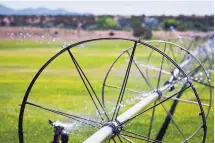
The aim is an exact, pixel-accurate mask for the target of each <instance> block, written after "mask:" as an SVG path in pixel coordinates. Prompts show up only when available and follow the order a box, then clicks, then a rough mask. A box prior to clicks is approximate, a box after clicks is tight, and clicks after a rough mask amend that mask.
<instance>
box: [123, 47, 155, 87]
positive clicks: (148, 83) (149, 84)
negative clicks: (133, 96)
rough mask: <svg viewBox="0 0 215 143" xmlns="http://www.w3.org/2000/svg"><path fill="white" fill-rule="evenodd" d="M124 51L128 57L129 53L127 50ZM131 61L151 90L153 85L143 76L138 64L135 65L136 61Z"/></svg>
mask: <svg viewBox="0 0 215 143" xmlns="http://www.w3.org/2000/svg"><path fill="white" fill-rule="evenodd" d="M126 53H127V54H128V56H129V57H131V55H130V54H129V52H128V51H126ZM133 63H134V65H135V67H136V68H137V70H138V71H139V72H140V74H141V76H142V77H143V79H144V80H145V82H146V84H147V85H148V87H149V88H150V89H151V90H152V89H153V87H152V85H151V83H150V82H149V81H148V79H147V78H146V77H145V76H144V74H143V72H142V71H141V70H140V68H139V66H138V65H137V63H136V62H135V60H133Z"/></svg>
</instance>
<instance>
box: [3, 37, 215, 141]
mask: <svg viewBox="0 0 215 143" xmlns="http://www.w3.org/2000/svg"><path fill="white" fill-rule="evenodd" d="M130 45H131V43H126V42H122V43H117V42H116V43H115V42H113V43H110V42H107V41H105V42H103V43H99V42H97V43H96V42H95V44H94V45H90V44H89V45H83V47H82V46H81V47H78V48H77V50H76V49H74V56H75V57H76V58H77V60H78V61H79V62H80V63H81V67H82V68H83V70H84V72H85V73H86V74H87V75H88V76H89V79H90V81H91V83H92V85H93V87H94V88H95V91H96V93H97V95H98V96H99V98H100V99H101V86H102V82H103V79H104V76H105V74H106V72H107V70H108V68H109V67H110V64H111V63H112V62H113V60H114V59H115V58H116V57H117V56H118V55H119V54H120V53H121V51H122V50H123V49H125V48H126V47H128V46H130ZM51 47H52V48H51ZM87 47H93V49H90V48H87ZM110 47H114V48H113V49H110ZM59 50H60V43H55V44H52V46H50V45H49V44H46V43H43V44H38V43H35V42H34V41H24V42H21V41H0V142H4V143H13V142H18V134H17V126H18V115H19V109H20V106H19V104H20V103H21V102H22V98H23V96H24V93H25V91H26V89H27V87H28V85H29V83H30V81H31V80H32V78H33V77H34V75H35V73H36V72H37V71H38V69H39V68H40V67H41V66H42V65H43V64H44V63H45V62H46V61H47V60H48V59H49V58H51V57H52V56H53V55H54V54H55V53H57V52H58V51H59ZM149 51H150V50H147V49H146V50H145V51H144V52H145V53H144V54H143V55H139V56H143V57H145V58H146V57H147V56H148V52H149ZM137 56H138V55H137ZM125 58H127V57H125ZM143 60H144V59H143ZM123 63H124V59H123V60H119V62H118V63H117V64H118V65H117V67H119V68H116V69H114V74H113V75H112V76H111V77H110V78H109V79H108V82H109V83H111V84H115V85H119V86H120V84H121V81H122V78H123V75H124V72H125V69H126V66H125V65H123ZM152 63H154V64H155V65H156V64H157V63H159V60H153V61H152ZM117 74H118V75H117ZM132 76H133V79H132V80H131V81H130V82H129V83H128V86H129V87H133V88H135V89H140V88H144V87H145V86H143V87H139V86H138V87H136V86H135V85H134V83H138V84H139V85H141V81H139V80H138V78H139V77H138V76H136V75H135V71H133V75H132ZM164 78H165V77H164ZM155 81H157V80H155V79H152V83H153V84H155V83H154V82H155ZM146 91H149V90H148V89H147V90H146ZM118 92H119V91H116V90H115V89H109V90H107V91H106V95H107V96H106V99H108V100H113V101H114V100H115V99H116V97H113V96H112V95H113V94H115V93H118ZM204 94H208V91H204ZM87 95H88V94H87V91H86V90H85V88H84V86H83V84H82V82H81V81H80V78H79V76H78V73H77V72H76V69H75V67H74V65H73V64H72V62H71V59H70V57H69V56H68V54H67V53H65V54H63V55H61V56H59V57H58V58H57V59H56V61H54V62H53V63H51V64H50V66H48V68H47V69H46V70H45V71H44V72H43V73H42V74H41V77H40V78H39V79H38V81H36V84H35V87H33V89H32V93H31V95H30V97H29V98H30V99H29V100H31V101H32V102H34V103H38V104H40V105H44V106H46V107H50V108H54V109H62V110H66V111H71V112H72V113H73V112H75V113H83V114H89V115H93V116H95V115H94V114H95V113H94V111H95V110H94V107H93V105H92V103H91V100H90V99H89V97H88V96H87ZM126 96H129V93H127V92H126ZM170 104H171V103H168V102H167V103H166V106H167V107H169V105H170ZM111 106H113V105H111ZM127 108H128V107H127ZM178 108H180V110H181V111H178V112H177V113H176V115H177V117H176V120H177V122H178V123H179V125H180V126H181V128H182V130H183V131H184V132H185V134H186V132H187V135H188V134H189V133H190V132H194V131H195V129H196V128H197V127H198V126H197V125H196V124H199V123H201V120H200V119H197V118H196V117H197V115H196V114H192V113H196V112H198V108H197V107H196V106H194V105H187V104H183V103H182V104H180V105H179V106H178ZM125 109H126V108H125ZM125 109H124V110H125ZM157 111H158V112H157V114H156V115H155V124H154V128H153V132H154V133H152V136H155V135H156V133H157V131H158V130H159V127H160V124H161V123H162V119H164V117H165V116H164V114H163V113H164V112H163V110H162V109H161V108H158V109H157ZM25 115H26V117H25V121H24V128H25V129H26V133H25V135H26V140H27V142H29V143H31V142H32V143H33V142H35V143H36V142H50V141H51V139H52V128H51V126H50V125H48V119H49V118H51V119H53V120H58V119H62V120H65V118H62V117H60V116H55V115H53V114H52V113H47V112H45V111H41V110H40V109H38V108H34V107H31V106H27V110H26V114H25ZM150 115H151V112H149V113H146V114H145V116H142V118H138V119H137V120H136V121H135V122H133V123H131V124H129V125H128V129H130V130H132V131H139V133H143V134H145V135H147V130H148V124H149V118H150ZM213 121H214V110H213V107H212V109H211V112H210V114H209V117H208V120H207V126H208V131H207V142H208V143H212V142H214V136H213V135H214V129H213V128H214V122H213ZM170 126H171V127H172V126H173V125H172V124H171V125H170ZM83 128H84V127H80V128H79V130H80V131H79V130H78V131H77V132H78V133H75V134H71V137H73V138H72V139H73V140H71V142H81V141H83V140H84V139H86V137H88V136H90V135H91V134H92V133H93V132H95V131H96V129H94V128H88V129H86V131H85V132H84V134H83V132H82V131H81V129H83ZM79 132H80V133H79ZM181 139H182V138H181V137H180V134H179V133H178V131H177V130H176V129H175V128H174V127H172V129H170V130H168V132H167V137H166V138H165V139H164V140H165V141H166V142H177V141H178V142H180V141H181ZM200 140H201V133H199V134H197V135H196V137H195V138H194V139H193V140H191V141H190V142H193V143H196V142H200ZM137 142H138V141H137Z"/></svg>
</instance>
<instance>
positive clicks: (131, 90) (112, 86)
mask: <svg viewBox="0 0 215 143" xmlns="http://www.w3.org/2000/svg"><path fill="white" fill-rule="evenodd" d="M105 86H106V87H110V88H116V89H122V88H121V87H119V86H114V85H107V84H106V85H105ZM125 90H126V91H130V92H134V93H138V94H142V93H143V92H141V91H137V90H133V89H130V88H125Z"/></svg>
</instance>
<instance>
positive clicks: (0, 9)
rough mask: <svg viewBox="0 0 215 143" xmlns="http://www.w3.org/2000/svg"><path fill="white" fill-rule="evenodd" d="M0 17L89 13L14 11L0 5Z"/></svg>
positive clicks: (30, 9) (48, 10)
mask: <svg viewBox="0 0 215 143" xmlns="http://www.w3.org/2000/svg"><path fill="white" fill-rule="evenodd" d="M0 15H91V14H90V13H76V12H70V11H67V10H65V9H62V8H59V9H54V10H52V9H48V8H42V7H41V8H25V9H19V10H15V9H12V8H8V7H6V6H4V5H1V4H0Z"/></svg>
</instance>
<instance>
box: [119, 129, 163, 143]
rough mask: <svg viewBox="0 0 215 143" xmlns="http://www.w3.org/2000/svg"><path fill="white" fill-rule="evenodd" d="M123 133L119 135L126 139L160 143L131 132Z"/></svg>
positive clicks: (125, 131)
mask: <svg viewBox="0 0 215 143" xmlns="http://www.w3.org/2000/svg"><path fill="white" fill-rule="evenodd" d="M123 132H124V133H120V134H121V135H123V136H127V137H130V138H134V139H138V140H144V141H147V142H153V143H161V141H157V140H153V139H151V138H148V137H146V136H143V135H140V134H137V133H134V132H131V131H127V130H124V129H123Z"/></svg>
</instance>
